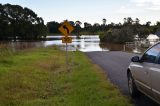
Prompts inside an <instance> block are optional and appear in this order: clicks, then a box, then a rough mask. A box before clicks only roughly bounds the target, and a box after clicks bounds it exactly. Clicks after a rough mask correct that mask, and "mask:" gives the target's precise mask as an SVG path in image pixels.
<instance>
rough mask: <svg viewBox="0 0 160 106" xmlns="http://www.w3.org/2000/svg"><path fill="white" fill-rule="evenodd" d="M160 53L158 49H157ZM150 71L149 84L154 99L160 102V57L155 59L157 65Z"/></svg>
mask: <svg viewBox="0 0 160 106" xmlns="http://www.w3.org/2000/svg"><path fill="white" fill-rule="evenodd" d="M159 51H160V49H159ZM150 70H151V71H152V73H151V79H152V81H151V83H152V91H153V94H154V98H155V99H156V100H157V101H159V102H160V84H159V83H160V55H159V57H158V59H157V63H156V64H155V65H154V67H151V68H150Z"/></svg>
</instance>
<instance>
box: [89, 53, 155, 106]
mask: <svg viewBox="0 0 160 106" xmlns="http://www.w3.org/2000/svg"><path fill="white" fill-rule="evenodd" d="M86 55H87V56H88V57H89V58H90V59H91V60H92V61H93V63H94V64H97V65H99V66H100V67H101V68H102V69H103V70H104V71H105V72H106V74H107V76H108V77H109V79H110V81H111V82H112V83H113V84H115V85H117V86H118V87H119V89H120V90H121V92H122V93H123V94H124V95H127V96H128V97H129V92H128V86H127V75H126V70H127V67H128V65H129V64H130V59H131V57H133V56H135V54H131V53H126V52H120V51H113V52H106V51H100V52H87V53H86ZM133 103H134V104H135V106H158V104H156V103H155V102H153V101H152V100H150V99H149V98H148V97H146V96H144V95H141V96H140V97H138V98H136V99H134V100H133Z"/></svg>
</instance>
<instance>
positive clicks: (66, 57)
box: [66, 43, 68, 71]
mask: <svg viewBox="0 0 160 106" xmlns="http://www.w3.org/2000/svg"><path fill="white" fill-rule="evenodd" d="M66 70H67V71H68V44H67V43H66Z"/></svg>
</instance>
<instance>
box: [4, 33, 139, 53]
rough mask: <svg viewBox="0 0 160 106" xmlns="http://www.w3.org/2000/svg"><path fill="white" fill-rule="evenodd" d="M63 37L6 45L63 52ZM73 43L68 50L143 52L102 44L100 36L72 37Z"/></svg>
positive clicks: (122, 46) (14, 48)
mask: <svg viewBox="0 0 160 106" xmlns="http://www.w3.org/2000/svg"><path fill="white" fill-rule="evenodd" d="M62 37H63V36H48V38H52V39H55V40H49V41H37V42H20V41H17V42H7V43H5V44H6V45H7V47H9V48H12V49H13V50H21V49H27V48H35V47H36V48H38V47H47V46H53V45H57V46H59V47H60V48H61V49H62V50H65V45H66V44H63V43H62V40H61V38H62ZM72 38H73V41H72V43H71V44H68V50H70V51H76V50H79V51H82V52H93V51H127V52H134V53H141V52H142V50H141V49H139V48H136V47H135V48H127V47H125V45H121V44H110V43H100V39H99V36H98V35H88V36H87V35H82V36H81V37H80V39H77V38H76V36H72Z"/></svg>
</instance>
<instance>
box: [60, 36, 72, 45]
mask: <svg viewBox="0 0 160 106" xmlns="http://www.w3.org/2000/svg"><path fill="white" fill-rule="evenodd" d="M62 43H72V37H67V36H66V37H63V38H62Z"/></svg>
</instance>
